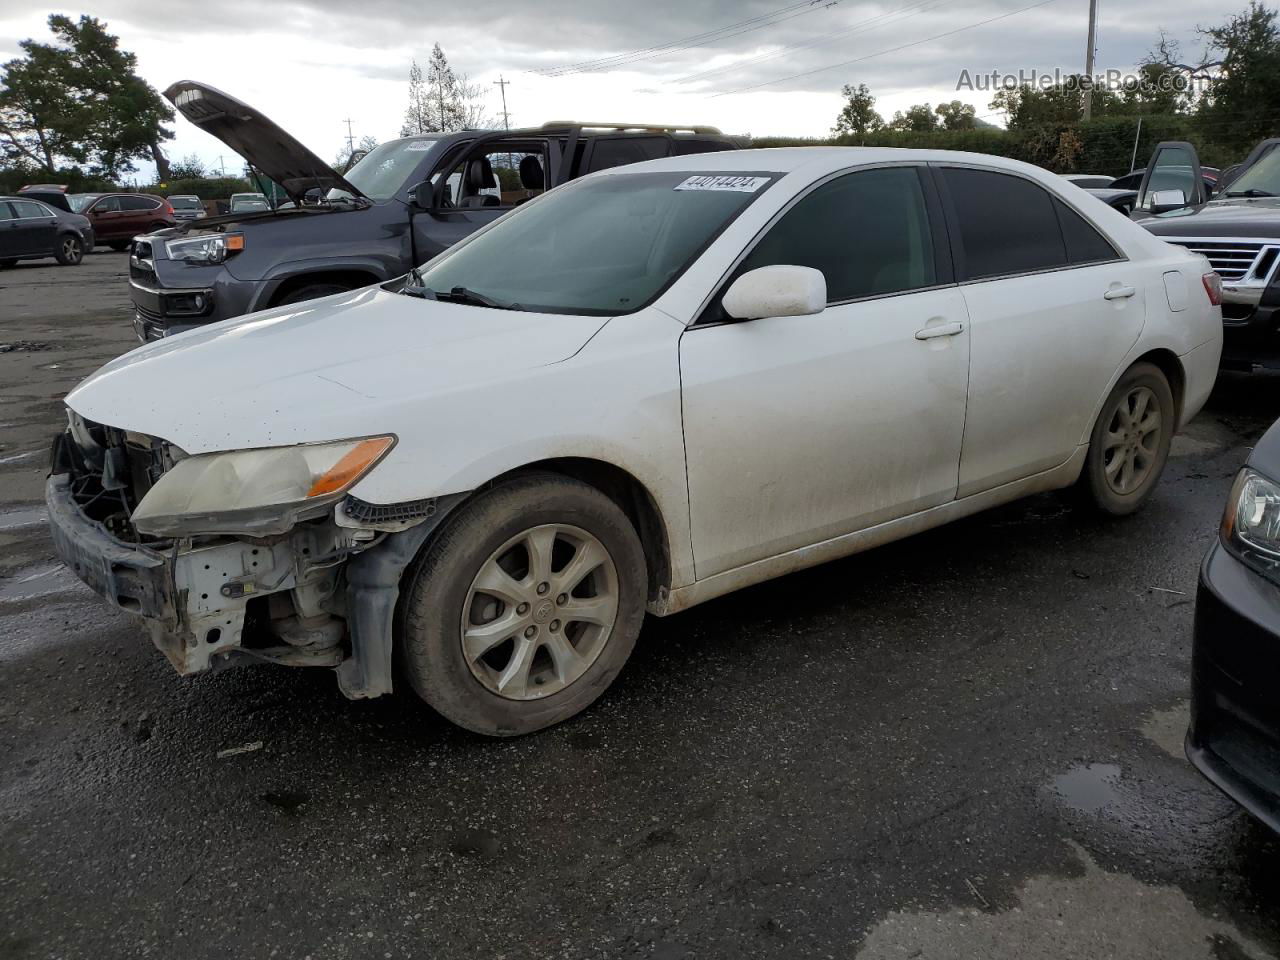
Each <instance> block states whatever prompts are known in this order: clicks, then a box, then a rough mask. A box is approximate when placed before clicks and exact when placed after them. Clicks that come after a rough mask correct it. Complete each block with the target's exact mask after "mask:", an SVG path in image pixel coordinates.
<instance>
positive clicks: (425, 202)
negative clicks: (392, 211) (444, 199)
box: [413, 180, 435, 210]
mask: <svg viewBox="0 0 1280 960" xmlns="http://www.w3.org/2000/svg"><path fill="white" fill-rule="evenodd" d="M433 192H434V188H433V187H432V186H431V181H430V180H423V181H422V182H421V183H420V184H418V185H417V186H416V187H414V188H413V205H414V206H415V207H417V208H418V209H419V210H430V209H431V207H432V204H433V203H434V201H435V198H434V197H433V196H432V193H433Z"/></svg>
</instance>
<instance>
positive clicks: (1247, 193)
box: [1227, 187, 1275, 197]
mask: <svg viewBox="0 0 1280 960" xmlns="http://www.w3.org/2000/svg"><path fill="white" fill-rule="evenodd" d="M1227 196H1228V197H1274V196H1275V194H1274V193H1272V192H1271V191H1269V190H1258V189H1256V188H1254V187H1250V188H1249V189H1248V190H1228V191H1227Z"/></svg>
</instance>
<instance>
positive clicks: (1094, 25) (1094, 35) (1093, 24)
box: [1082, 0, 1098, 120]
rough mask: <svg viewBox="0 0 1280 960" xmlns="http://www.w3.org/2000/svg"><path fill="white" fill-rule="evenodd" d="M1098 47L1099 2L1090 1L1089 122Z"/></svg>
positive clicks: (1086, 107)
mask: <svg viewBox="0 0 1280 960" xmlns="http://www.w3.org/2000/svg"><path fill="white" fill-rule="evenodd" d="M1097 45H1098V0H1089V47H1088V49H1086V50H1085V54H1084V75H1085V77H1086V78H1087V79H1086V83H1087V86H1086V87H1085V88H1084V116H1083V118H1082V119H1085V120H1088V119H1089V118H1090V117H1091V116H1092V115H1093V53H1094V48H1095V47H1097Z"/></svg>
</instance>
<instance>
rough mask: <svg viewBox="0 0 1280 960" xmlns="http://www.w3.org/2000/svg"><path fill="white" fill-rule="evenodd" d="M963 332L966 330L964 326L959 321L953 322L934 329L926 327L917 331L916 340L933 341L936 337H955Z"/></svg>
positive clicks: (941, 324)
mask: <svg viewBox="0 0 1280 960" xmlns="http://www.w3.org/2000/svg"><path fill="white" fill-rule="evenodd" d="M962 330H964V324H963V323H961V322H960V321H959V320H953V321H951V322H950V323H939V324H937V325H936V326H933V327H924V328H923V329H920V330H917V331H916V339H917V340H932V339H933V338H934V337H954V336H955V335H956V334H957V333H960V332H961V331H962Z"/></svg>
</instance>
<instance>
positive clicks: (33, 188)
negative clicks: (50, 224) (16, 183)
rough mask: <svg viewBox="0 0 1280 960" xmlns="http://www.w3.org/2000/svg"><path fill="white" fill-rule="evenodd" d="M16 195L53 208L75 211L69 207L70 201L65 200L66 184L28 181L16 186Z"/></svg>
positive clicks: (67, 211) (69, 211)
mask: <svg viewBox="0 0 1280 960" xmlns="http://www.w3.org/2000/svg"><path fill="white" fill-rule="evenodd" d="M18 196H20V197H25V198H26V199H28V200H39V201H40V202H41V203H43V204H45V205H47V206H50V207H53V208H54V209H55V210H62V211H63V212H65V213H75V211H74V210H73V209H71V203H70V201H68V200H67V187H66V184H61V183H29V184H27V185H26V186H25V187H19V188H18Z"/></svg>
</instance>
